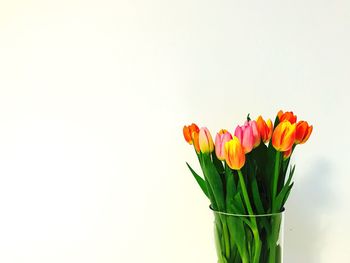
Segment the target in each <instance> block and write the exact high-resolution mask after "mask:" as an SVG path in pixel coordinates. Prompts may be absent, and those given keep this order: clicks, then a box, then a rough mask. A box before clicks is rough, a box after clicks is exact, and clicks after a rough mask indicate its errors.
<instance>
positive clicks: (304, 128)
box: [295, 121, 313, 144]
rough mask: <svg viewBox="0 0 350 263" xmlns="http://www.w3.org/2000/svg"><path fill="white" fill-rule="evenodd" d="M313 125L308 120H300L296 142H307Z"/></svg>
mask: <svg viewBox="0 0 350 263" xmlns="http://www.w3.org/2000/svg"><path fill="white" fill-rule="evenodd" d="M312 129H313V126H312V125H311V126H309V124H308V123H307V122H306V121H299V122H298V123H297V131H296V136H295V144H303V143H305V142H306V141H307V140H308V139H309V137H310V135H311V132H312Z"/></svg>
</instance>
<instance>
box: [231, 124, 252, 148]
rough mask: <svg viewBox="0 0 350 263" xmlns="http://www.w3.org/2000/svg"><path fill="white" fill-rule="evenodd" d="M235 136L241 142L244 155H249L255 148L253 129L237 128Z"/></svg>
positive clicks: (247, 126)
mask: <svg viewBox="0 0 350 263" xmlns="http://www.w3.org/2000/svg"><path fill="white" fill-rule="evenodd" d="M235 136H236V137H237V138H238V139H239V141H240V142H241V145H242V147H243V150H244V153H249V152H250V151H251V150H252V149H253V147H254V135H253V129H252V127H251V126H250V125H243V126H239V125H238V126H237V128H236V130H235Z"/></svg>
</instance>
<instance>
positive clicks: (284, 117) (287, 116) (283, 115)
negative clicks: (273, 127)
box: [277, 110, 297, 124]
mask: <svg viewBox="0 0 350 263" xmlns="http://www.w3.org/2000/svg"><path fill="white" fill-rule="evenodd" d="M277 116H278V119H279V121H280V122H282V121H289V122H290V123H291V124H294V123H296V121H297V116H296V115H294V113H293V112H292V111H286V112H283V111H282V110H280V111H279V112H278V113H277Z"/></svg>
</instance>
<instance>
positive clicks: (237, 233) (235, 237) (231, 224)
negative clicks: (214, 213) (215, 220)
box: [227, 216, 247, 258]
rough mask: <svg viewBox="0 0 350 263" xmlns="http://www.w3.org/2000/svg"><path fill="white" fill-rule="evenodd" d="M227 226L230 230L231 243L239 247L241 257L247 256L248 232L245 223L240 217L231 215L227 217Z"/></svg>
mask: <svg viewBox="0 0 350 263" xmlns="http://www.w3.org/2000/svg"><path fill="white" fill-rule="evenodd" d="M227 226H228V229H229V231H230V238H231V244H236V246H237V249H238V252H239V254H240V255H241V257H242V258H243V257H246V255H247V246H246V243H247V242H246V234H245V231H244V223H243V221H242V220H241V218H239V217H235V216H230V217H227Z"/></svg>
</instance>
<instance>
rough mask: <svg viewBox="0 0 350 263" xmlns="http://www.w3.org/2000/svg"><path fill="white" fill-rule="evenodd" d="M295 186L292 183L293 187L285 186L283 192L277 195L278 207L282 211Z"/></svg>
mask: <svg viewBox="0 0 350 263" xmlns="http://www.w3.org/2000/svg"><path fill="white" fill-rule="evenodd" d="M293 184H294V183H292V184H291V185H287V184H286V185H285V186H284V187H283V188H282V191H281V192H280V193H279V194H278V195H277V198H276V207H278V208H279V210H280V209H282V207H283V205H284V203H285V201H286V200H287V199H286V198H288V196H289V193H290V190H291V189H292V187H293Z"/></svg>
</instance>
